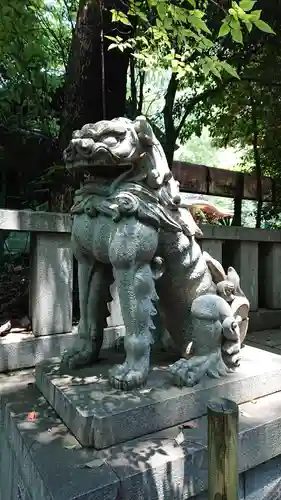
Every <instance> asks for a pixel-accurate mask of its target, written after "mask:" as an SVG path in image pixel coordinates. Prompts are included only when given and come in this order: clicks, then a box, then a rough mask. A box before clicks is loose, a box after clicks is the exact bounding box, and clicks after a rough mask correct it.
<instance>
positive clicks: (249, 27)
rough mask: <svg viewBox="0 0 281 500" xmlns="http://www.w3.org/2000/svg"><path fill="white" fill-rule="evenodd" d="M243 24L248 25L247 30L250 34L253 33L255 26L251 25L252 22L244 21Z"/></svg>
mask: <svg viewBox="0 0 281 500" xmlns="http://www.w3.org/2000/svg"><path fill="white" fill-rule="evenodd" d="M243 22H244V24H245V25H246V28H247V30H248V32H249V33H251V31H252V29H253V24H252V23H250V21H243Z"/></svg>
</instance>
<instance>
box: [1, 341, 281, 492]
mask: <svg viewBox="0 0 281 500" xmlns="http://www.w3.org/2000/svg"><path fill="white" fill-rule="evenodd" d="M254 351H255V350H252V352H254ZM255 352H256V351H255ZM264 354H266V353H264ZM270 357H271V355H270V356H269V358H268V357H267V358H266V359H265V358H264V362H267V363H268V362H270ZM272 360H273V362H274V363H275V357H273V358H272ZM258 362H261V359H258ZM264 375H265V377H264V378H263V379H262V377H261V378H260V381H259V385H263V386H264V387H265V386H267V385H268V383H269V382H270V374H269V373H268V374H267V375H266V373H265V374H264ZM267 376H268V377H269V378H266V377H267ZM33 382H34V379H33V377H32V373H31V374H30V375H28V374H25V373H24V374H22V373H19V372H17V373H15V374H11V375H9V376H3V375H2V376H1V375H0V445H1V454H0V499H1V500H2V499H3V500H8V499H20V500H23V499H24V500H51V499H52V500H93V499H95V500H113V499H117V498H118V500H132V499H134V498H137V499H138V500H152V499H157V500H175V499H177V500H180V499H185V500H207V498H208V496H207V494H206V489H207V484H208V483H207V482H208V473H207V449H206V446H207V419H206V416H204V415H203V416H202V417H201V418H198V419H195V420H192V421H188V422H185V424H184V428H183V429H181V428H180V427H179V426H175V427H170V428H169V429H166V430H163V431H160V432H157V433H152V434H149V435H145V436H142V437H141V438H138V439H134V440H132V441H127V442H126V443H123V444H119V445H116V446H113V447H110V448H107V449H105V450H101V451H97V450H94V449H91V448H83V447H81V445H80V444H79V443H78V442H77V440H76V439H75V437H74V436H73V435H72V434H71V432H70V431H69V429H68V428H67V427H66V425H65V424H64V423H63V422H62V420H61V419H60V418H59V416H58V415H57V414H56V413H55V411H54V410H53V408H52V407H51V406H50V404H49V403H48V402H47V401H46V400H45V399H44V398H43V397H42V394H41V393H40V392H39V390H38V389H37V388H36V387H35V386H34V383H33ZM73 382H74V381H73ZM257 383H258V382H257ZM280 385H281V384H280ZM269 389H270V387H269ZM265 391H266V389H265V388H264V389H263V391H262V392H265ZM249 392H251V386H250V387H249ZM280 408H281V392H277V393H274V394H272V395H268V396H264V397H262V398H258V399H255V400H250V401H249V402H247V403H244V404H241V405H240V406H239V410H240V417H239V473H240V489H239V496H238V498H239V500H273V499H276V500H277V499H279V498H280V497H281V494H280V492H281V487H280V467H281V435H280V425H281V417H280V415H281V412H280ZM31 411H34V412H35V414H34V419H30V418H29V415H30V412H31ZM108 411H110V406H108ZM175 411H176V410H175Z"/></svg>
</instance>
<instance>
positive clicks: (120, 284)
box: [109, 218, 158, 390]
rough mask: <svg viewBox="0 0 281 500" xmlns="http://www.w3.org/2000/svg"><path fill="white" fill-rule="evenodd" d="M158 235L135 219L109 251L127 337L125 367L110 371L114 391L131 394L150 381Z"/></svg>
mask: <svg viewBox="0 0 281 500" xmlns="http://www.w3.org/2000/svg"><path fill="white" fill-rule="evenodd" d="M157 241H158V237H157V231H156V230H155V229H154V228H151V227H148V226H145V225H144V224H142V223H140V222H139V221H137V220H136V219H134V218H130V219H127V220H125V221H121V222H120V223H119V224H118V228H117V231H116V235H115V237H114V238H113V241H112V243H111V248H110V260H111V262H112V265H113V271H114V277H115V282H116V285H117V290H118V294H119V299H120V306H121V311H122V316H123V320H124V325H125V328H126V335H125V340H124V348H125V352H126V359H125V362H124V363H123V364H120V365H117V366H114V367H113V368H112V369H111V370H110V371H109V380H110V382H111V384H112V385H113V387H115V388H116V389H122V390H132V389H135V388H137V387H141V386H142V385H143V384H144V383H145V382H146V380H147V377H148V373H149V366H150V348H151V344H152V343H153V338H152V335H151V329H152V328H154V325H153V322H152V316H153V315H154V314H156V310H155V307H154V305H153V301H154V300H156V299H157V295H156V291H155V285H154V274H153V271H152V268H151V263H152V260H153V257H154V254H155V252H156V248H157Z"/></svg>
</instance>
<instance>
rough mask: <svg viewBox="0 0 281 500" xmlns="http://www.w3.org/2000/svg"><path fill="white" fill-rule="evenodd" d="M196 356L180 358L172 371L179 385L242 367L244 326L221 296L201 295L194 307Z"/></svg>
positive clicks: (193, 325)
mask: <svg viewBox="0 0 281 500" xmlns="http://www.w3.org/2000/svg"><path fill="white" fill-rule="evenodd" d="M191 324H192V340H193V345H192V356H191V357H190V358H189V359H184V358H182V359H179V360H178V361H177V362H176V363H174V364H173V365H172V366H171V368H170V371H171V373H172V374H173V377H174V381H175V383H176V385H179V386H183V385H186V386H193V385H195V384H197V383H198V382H200V380H201V379H202V378H203V377H204V376H205V375H208V376H210V377H213V378H218V377H220V376H222V375H226V374H227V373H228V372H229V371H230V370H231V369H234V368H236V367H237V366H239V361H240V350H241V342H240V329H239V324H238V321H237V320H236V318H235V317H234V315H233V311H232V309H231V307H230V306H229V304H228V303H227V302H226V301H225V300H224V299H223V298H221V297H219V296H217V295H213V294H206V295H202V296H200V297H197V298H196V299H195V300H194V301H193V304H192V307H191Z"/></svg>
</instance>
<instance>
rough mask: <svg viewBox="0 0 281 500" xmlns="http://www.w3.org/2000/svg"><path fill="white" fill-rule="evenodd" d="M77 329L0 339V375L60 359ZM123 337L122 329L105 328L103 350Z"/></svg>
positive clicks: (12, 334) (69, 346)
mask: <svg viewBox="0 0 281 500" xmlns="http://www.w3.org/2000/svg"><path fill="white" fill-rule="evenodd" d="M76 332H77V329H76V328H74V329H73V331H72V332H69V333H61V334H53V335H44V336H41V337H35V336H34V335H33V334H31V333H9V334H8V335H7V336H6V337H2V338H1V337H0V373H3V372H7V371H13V370H18V369H20V368H28V367H33V366H35V365H36V364H37V363H39V362H40V361H43V360H45V359H49V358H54V357H60V356H61V355H62V353H63V351H64V350H65V349H70V348H71V347H72V345H73V343H74V341H75V337H76V334H77V333H76ZM122 335H124V327H123V326H120V327H110V328H106V329H105V332H104V342H103V348H108V347H111V346H112V345H113V344H114V342H115V341H116V339H117V338H119V337H120V336H122Z"/></svg>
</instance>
